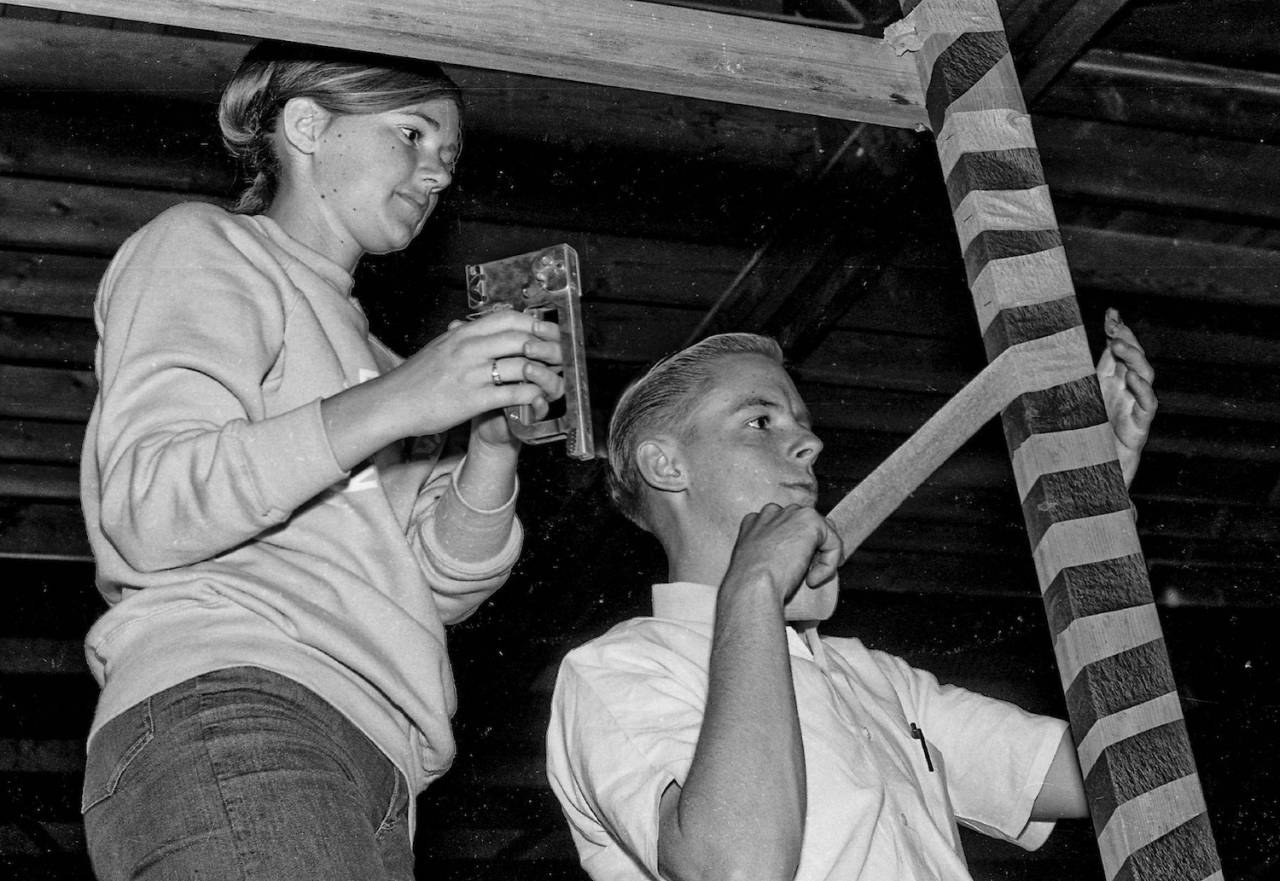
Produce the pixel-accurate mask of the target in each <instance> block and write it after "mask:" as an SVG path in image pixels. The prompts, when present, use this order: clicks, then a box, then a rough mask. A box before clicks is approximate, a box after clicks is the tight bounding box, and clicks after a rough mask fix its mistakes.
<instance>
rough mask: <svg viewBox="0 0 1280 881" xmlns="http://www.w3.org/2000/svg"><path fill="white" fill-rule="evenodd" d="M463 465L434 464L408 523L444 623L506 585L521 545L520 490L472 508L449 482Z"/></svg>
mask: <svg viewBox="0 0 1280 881" xmlns="http://www.w3.org/2000/svg"><path fill="white" fill-rule="evenodd" d="M462 461H463V457H449V458H446V459H443V460H441V461H440V462H439V463H438V464H437V465H436V467H435V469H434V470H433V472H432V474H431V476H430V478H429V479H428V481H427V482H426V484H425V485H424V486H423V488H422V490H421V492H419V494H418V497H417V500H416V502H415V504H414V510H413V514H412V516H411V518H410V524H409V536H408V537H409V542H410V545H411V546H412V548H413V551H414V554H415V556H416V557H417V559H418V564H419V566H421V567H422V569H423V571H424V572H425V573H426V576H427V580H428V582H429V583H430V584H431V586H432V589H433V590H434V592H435V595H436V606H437V608H438V609H439V610H440V616H441V618H442V619H443V620H444V622H445V623H446V624H456V623H458V622H459V621H462V620H463V619H465V618H467V617H468V616H470V615H471V614H472V613H473V612H475V610H476V609H478V608H479V607H480V605H481V603H483V602H484V601H485V600H486V599H488V598H489V597H490V596H491V595H492V594H493V592H494V591H496V590H497V589H498V588H499V587H501V586H502V585H503V583H505V582H506V580H507V577H508V576H509V575H510V574H511V569H512V567H513V566H515V562H516V559H517V558H518V557H519V556H520V548H521V545H522V544H523V541H524V531H523V529H522V528H521V526H520V521H519V520H518V519H516V516H515V506H516V497H517V496H518V495H519V490H518V489H517V491H516V492H513V493H512V494H511V498H510V499H508V500H507V501H506V502H505V503H503V504H502V505H501V506H500V507H498V508H494V509H493V510H482V509H480V508H476V507H474V506H472V505H471V504H470V503H469V502H467V500H466V499H464V498H463V497H462V496H461V494H460V493H459V492H458V487H457V484H456V483H455V481H454V475H455V474H456V473H457V471H458V469H459V468H461V466H462Z"/></svg>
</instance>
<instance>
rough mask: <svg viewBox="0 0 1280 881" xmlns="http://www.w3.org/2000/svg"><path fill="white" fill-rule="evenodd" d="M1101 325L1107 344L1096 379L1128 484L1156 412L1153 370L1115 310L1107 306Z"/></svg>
mask: <svg viewBox="0 0 1280 881" xmlns="http://www.w3.org/2000/svg"><path fill="white" fill-rule="evenodd" d="M1102 329H1103V332H1104V333H1105V334H1106V335H1107V346H1106V348H1105V349H1103V351H1102V356H1101V357H1100V358H1099V359H1098V382H1099V383H1100V384H1101V386H1102V401H1103V403H1104V404H1105V405H1106V408H1107V418H1108V419H1109V420H1110V421H1111V428H1112V430H1113V431H1114V432H1115V435H1116V453H1117V454H1118V456H1119V458H1120V471H1121V473H1122V474H1123V475H1124V484H1125V486H1129V485H1130V484H1131V483H1133V476H1134V475H1135V474H1136V473H1137V471H1138V460H1139V459H1140V458H1141V456H1142V448H1143V447H1144V446H1146V444H1147V437H1148V435H1149V434H1150V433H1151V422H1152V420H1153V419H1155V415H1156V407H1157V406H1158V402H1157V401H1156V393H1155V391H1154V390H1153V389H1152V383H1153V382H1154V381H1155V377H1156V372H1155V369H1154V368H1153V367H1152V366H1151V363H1150V362H1149V361H1147V355H1146V352H1144V351H1143V349H1142V346H1141V345H1139V344H1138V338H1137V337H1136V336H1134V333H1133V331H1132V330H1130V329H1129V328H1128V326H1126V325H1125V323H1124V322H1123V321H1121V320H1120V313H1119V312H1118V311H1116V310H1115V309H1108V310H1107V314H1106V317H1105V318H1104V319H1103V325H1102Z"/></svg>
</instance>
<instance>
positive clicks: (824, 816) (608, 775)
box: [547, 583, 1066, 881]
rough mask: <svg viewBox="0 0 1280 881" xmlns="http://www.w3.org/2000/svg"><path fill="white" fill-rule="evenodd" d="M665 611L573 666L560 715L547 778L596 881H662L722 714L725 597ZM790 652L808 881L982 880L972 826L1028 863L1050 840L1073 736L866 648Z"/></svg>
mask: <svg viewBox="0 0 1280 881" xmlns="http://www.w3.org/2000/svg"><path fill="white" fill-rule="evenodd" d="M653 599H654V616H653V617H651V618H634V619H632V620H630V621H626V622H624V623H622V624H619V625H618V626H617V627H615V628H613V629H612V630H610V631H609V632H608V633H606V634H605V635H603V636H601V637H599V638H598V639H595V640H592V641H591V642H589V643H587V644H586V645H583V646H581V647H579V648H577V649H574V650H573V651H572V652H570V653H569V654H568V655H567V656H566V657H565V659H564V662H563V663H562V664H561V667H560V673H559V676H558V678H557V681H556V688H555V695H554V697H553V699H552V713H551V723H550V727H549V729H548V733H547V773H548V777H549V779H550V782H551V787H552V789H553V790H554V791H555V793H556V797H557V798H558V799H559V800H560V804H561V807H562V808H563V810H564V813H565V816H566V818H567V819H568V821H569V825H570V830H571V833H572V835H573V839H574V843H575V845H576V846H577V849H578V855H579V857H580V859H581V862H582V865H583V867H584V868H585V869H586V870H587V872H588V874H590V875H591V877H592V878H594V879H596V881H606V879H608V881H623V879H651V878H658V877H660V876H659V875H658V869H657V862H658V816H659V814H658V805H659V802H660V800H661V797H662V793H663V791H664V790H666V788H667V787H668V786H669V785H670V784H671V783H672V782H675V783H679V784H683V783H684V779H685V776H686V774H687V773H688V770H689V764H690V762H691V761H692V759H693V753H694V749H695V747H696V746H697V740H698V732H699V729H700V727H701V724H702V714H703V708H704V707H705V705H706V692H707V666H708V662H709V659H710V653H711V626H712V621H713V618H714V611H715V588H714V587H709V586H706V585H698V584H689V583H677V584H661V585H655V586H654V589H653ZM787 638H788V641H789V648H790V653H791V669H792V676H793V680H794V682H795V691H796V704H797V708H798V712H799V717H800V727H801V733H802V737H803V740H804V752H805V767H806V774H807V781H806V783H807V792H808V805H807V813H806V819H805V834H804V841H803V844H802V848H801V859H800V867H799V870H798V872H797V874H796V879H797V881H819V879H832V881H834V879H839V881H854V879H866V881H882V879H891V878H892V879H896V881H906V879H917V881H923V879H948V881H951V879H959V881H968V879H969V878H970V875H969V872H968V869H967V867H966V865H965V862H964V855H963V851H962V850H961V847H960V840H959V835H958V831H957V829H956V823H957V821H958V822H960V823H963V824H965V825H966V826H969V827H971V828H973V829H976V830H979V831H981V832H984V833H986V834H988V835H993V836H996V837H999V838H1003V839H1006V840H1009V841H1013V842H1016V843H1017V844H1019V845H1021V846H1022V847H1024V848H1027V849H1028V850H1030V849H1034V848H1036V847H1039V846H1040V845H1041V844H1042V843H1043V842H1044V840H1045V839H1046V838H1047V837H1048V835H1049V833H1050V831H1052V828H1053V824H1052V823H1050V822H1037V821H1032V820H1030V815H1031V807H1032V804H1033V803H1034V801H1035V798H1036V795H1037V794H1038V793H1039V791H1040V786H1041V784H1042V783H1043V781H1044V778H1045V775H1046V773H1047V772H1048V770H1049V765H1050V764H1051V762H1052V760H1053V757H1054V754H1055V753H1056V751H1057V748H1058V744H1059V742H1060V741H1061V739H1062V736H1063V733H1064V731H1065V728H1066V724H1065V723H1064V722H1062V721H1060V720H1057V719H1051V718H1048V717H1045V716H1036V715H1032V714H1030V713H1027V712H1025V711H1023V710H1022V709H1020V708H1018V707H1016V706H1014V705H1013V704H1010V703H1006V702H1004V701H1000V700H996V699H994V698H989V697H985V696H983V695H980V694H976V693H974V692H971V691H967V690H965V689H962V688H957V687H955V686H947V685H940V684H939V683H938V681H937V680H936V679H935V678H934V677H933V676H932V675H931V674H929V673H926V672H924V671H922V670H917V669H915V668H913V667H911V666H910V665H908V664H907V663H906V662H905V661H903V660H902V659H900V658H897V657H894V656H893V655H889V654H886V653H884V652H878V651H873V650H870V649H867V648H866V647H865V646H864V645H863V644H862V643H861V642H860V641H859V640H856V639H841V638H831V637H821V638H819V637H818V635H817V632H816V631H814V630H807V631H805V632H803V633H797V632H796V631H795V630H792V629H790V628H789V629H788V632H787ZM913 726H914V729H913ZM913 730H914V731H916V732H920V734H921V735H922V736H923V741H922V740H921V739H920V737H918V736H915V735H913ZM926 747H927V757H926ZM765 797H767V793H763V792H762V793H761V798H765ZM742 809H743V810H744V811H749V810H751V805H743V806H742Z"/></svg>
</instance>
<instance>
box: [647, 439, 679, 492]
mask: <svg viewBox="0 0 1280 881" xmlns="http://www.w3.org/2000/svg"><path fill="white" fill-rule="evenodd" d="M636 468H637V469H638V470H639V471H640V476H641V477H642V478H644V482H645V483H647V484H649V486H651V487H653V488H654V489H656V490H659V491H660V492H679V491H681V490H683V489H684V488H685V486H687V485H688V475H687V474H686V473H685V470H684V467H683V466H682V465H681V462H680V448H679V445H678V444H677V443H676V442H675V441H674V440H673V439H671V438H667V437H660V438H650V439H649V440H646V441H644V442H642V443H641V444H640V446H639V447H638V448H637V449H636Z"/></svg>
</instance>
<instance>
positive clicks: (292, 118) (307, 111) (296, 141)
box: [280, 98, 333, 154]
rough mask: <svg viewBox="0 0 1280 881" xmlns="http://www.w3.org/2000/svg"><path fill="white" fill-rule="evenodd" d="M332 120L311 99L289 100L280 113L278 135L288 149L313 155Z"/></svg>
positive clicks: (330, 116)
mask: <svg viewBox="0 0 1280 881" xmlns="http://www.w3.org/2000/svg"><path fill="white" fill-rule="evenodd" d="M332 118H333V114H331V113H330V112H329V111H328V110H325V109H324V108H323V107H321V106H320V105H319V104H317V103H316V102H315V100H314V99H312V98H290V99H289V100H288V101H286V102H285V103H284V108H283V109H282V110H281V111H280V134H281V135H283V136H284V139H285V141H286V142H287V143H288V144H289V146H290V147H292V148H293V149H295V150H297V151H298V152H300V153H307V154H310V153H314V152H315V151H316V147H317V146H318V145H319V143H320V135H321V134H323V133H324V130H325V128H326V127H327V126H328V125H329V120H330V119H332Z"/></svg>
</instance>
